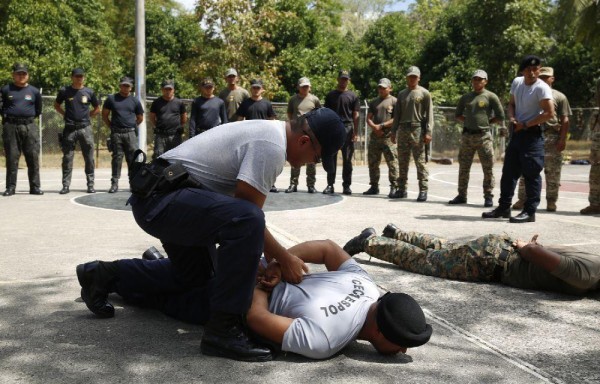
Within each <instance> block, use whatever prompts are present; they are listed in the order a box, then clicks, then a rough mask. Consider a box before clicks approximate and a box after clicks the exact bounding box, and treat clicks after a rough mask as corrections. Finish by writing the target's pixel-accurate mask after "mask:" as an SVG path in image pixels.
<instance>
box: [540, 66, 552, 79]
mask: <svg viewBox="0 0 600 384" xmlns="http://www.w3.org/2000/svg"><path fill="white" fill-rule="evenodd" d="M539 76H540V77H542V76H548V77H552V76H554V68H552V67H542V68H540V75H539Z"/></svg>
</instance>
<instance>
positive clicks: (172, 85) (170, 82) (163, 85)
mask: <svg viewBox="0 0 600 384" xmlns="http://www.w3.org/2000/svg"><path fill="white" fill-rule="evenodd" d="M160 87H161V88H171V89H175V82H174V81H173V80H165V81H163V82H162V83H161V84H160Z"/></svg>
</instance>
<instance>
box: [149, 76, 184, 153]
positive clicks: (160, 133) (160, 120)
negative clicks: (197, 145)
mask: <svg viewBox="0 0 600 384" xmlns="http://www.w3.org/2000/svg"><path fill="white" fill-rule="evenodd" d="M161 92H162V97H159V98H158V99H156V100H154V101H153V102H152V105H151V106H150V122H151V123H152V125H154V152H153V153H152V159H156V158H157V157H159V156H160V155H162V154H163V153H165V152H167V151H168V150H170V149H173V148H175V147H176V146H178V145H179V144H181V142H182V138H181V135H182V134H183V126H184V125H185V123H186V122H187V112H186V110H185V104H184V103H183V101H182V100H181V99H179V98H177V97H175V83H174V82H173V80H165V81H163V82H162V84H161Z"/></svg>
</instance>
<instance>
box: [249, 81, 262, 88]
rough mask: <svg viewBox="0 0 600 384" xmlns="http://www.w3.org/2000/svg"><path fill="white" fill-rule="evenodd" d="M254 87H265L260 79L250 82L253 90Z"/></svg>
mask: <svg viewBox="0 0 600 384" xmlns="http://www.w3.org/2000/svg"><path fill="white" fill-rule="evenodd" d="M253 87H260V88H262V87H263V82H262V81H261V80H260V79H252V80H251V81H250V88H253Z"/></svg>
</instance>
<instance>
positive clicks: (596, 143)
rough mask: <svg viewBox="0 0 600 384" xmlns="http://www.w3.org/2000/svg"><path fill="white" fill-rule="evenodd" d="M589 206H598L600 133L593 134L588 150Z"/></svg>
mask: <svg viewBox="0 0 600 384" xmlns="http://www.w3.org/2000/svg"><path fill="white" fill-rule="evenodd" d="M590 163H591V164H592V167H591V168H590V196H589V198H588V199H589V201H590V205H600V132H596V133H594V136H593V138H592V147H591V149H590Z"/></svg>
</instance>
